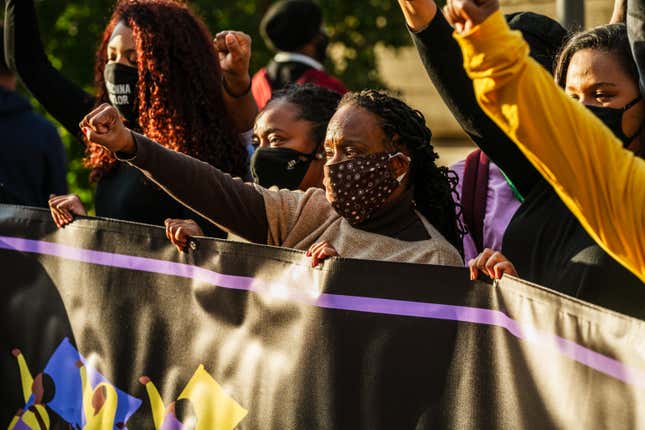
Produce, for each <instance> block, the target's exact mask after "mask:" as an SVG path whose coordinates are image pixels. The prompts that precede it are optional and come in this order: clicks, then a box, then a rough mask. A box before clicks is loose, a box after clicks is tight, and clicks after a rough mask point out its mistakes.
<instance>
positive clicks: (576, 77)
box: [567, 49, 633, 87]
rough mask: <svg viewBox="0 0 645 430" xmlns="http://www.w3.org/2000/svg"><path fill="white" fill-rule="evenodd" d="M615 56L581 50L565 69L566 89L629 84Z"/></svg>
mask: <svg viewBox="0 0 645 430" xmlns="http://www.w3.org/2000/svg"><path fill="white" fill-rule="evenodd" d="M632 80H633V79H632V78H631V76H629V75H628V74H627V73H626V72H625V71H624V69H623V67H622V66H621V64H620V63H619V61H618V59H617V58H616V55H615V54H612V53H611V52H607V51H599V50H597V49H582V50H580V51H578V52H576V53H575V54H573V56H572V57H571V61H570V63H569V67H568V69H567V87H570V86H576V87H579V86H588V85H593V84H597V83H600V82H603V83H607V84H620V83H625V81H628V82H631V81H632Z"/></svg>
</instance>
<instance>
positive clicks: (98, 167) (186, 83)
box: [84, 0, 248, 179]
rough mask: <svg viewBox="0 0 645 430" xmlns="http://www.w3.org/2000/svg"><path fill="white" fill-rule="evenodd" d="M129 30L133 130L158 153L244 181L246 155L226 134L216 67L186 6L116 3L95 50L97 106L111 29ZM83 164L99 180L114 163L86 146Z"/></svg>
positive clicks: (103, 97) (155, 0) (161, 0)
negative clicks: (179, 155)
mask: <svg viewBox="0 0 645 430" xmlns="http://www.w3.org/2000/svg"><path fill="white" fill-rule="evenodd" d="M120 21H123V22H124V23H125V24H126V25H127V26H128V27H129V28H130V29H132V32H133V36H134V40H135V44H136V51H137V70H138V73H139V81H138V84H137V93H138V97H137V105H138V106H137V107H136V109H137V112H138V124H129V125H130V127H132V128H134V129H137V130H140V131H141V132H142V133H143V134H145V135H146V136H148V137H149V138H151V139H154V140H156V141H157V142H159V143H160V144H162V145H163V146H165V147H166V148H170V149H173V150H175V151H179V152H183V153H185V154H188V155H191V156H193V157H195V158H198V159H200V160H202V161H205V162H207V163H209V164H211V165H213V166H215V167H218V168H220V169H221V170H223V171H225V172H228V173H231V174H232V175H234V176H245V175H246V172H247V164H246V160H247V156H248V155H247V151H246V149H245V148H244V146H243V145H242V144H241V142H240V140H239V138H238V136H237V134H236V133H235V132H234V131H233V130H232V129H231V125H230V124H231V122H230V120H229V115H228V112H227V111H226V106H225V104H224V99H223V95H222V86H221V79H222V78H221V76H222V73H221V70H220V66H219V61H218V57H217V53H216V51H215V48H214V46H213V43H212V40H213V38H212V35H211V33H210V32H209V31H208V29H207V28H206V25H205V24H204V23H203V21H202V20H201V19H200V18H198V17H197V16H196V15H195V14H194V13H193V12H192V11H191V10H190V9H189V8H188V7H187V6H186V5H184V4H181V3H178V2H177V1H173V0H120V1H119V2H118V3H117V5H116V7H115V10H114V12H113V14H112V17H111V19H110V22H109V23H108V25H107V27H106V28H105V31H104V33H103V39H102V42H101V44H100V46H99V48H98V51H97V52H96V67H95V78H94V79H95V83H96V87H97V106H98V105H100V104H101V103H109V100H108V95H107V90H106V88H105V79H104V77H103V71H104V69H105V65H106V64H107V54H106V51H107V46H108V43H109V40H110V36H111V35H112V32H113V30H114V28H115V27H116V25H117V24H118V23H119V22H120ZM86 155H87V156H86V158H85V160H84V161H85V164H86V165H87V166H89V167H92V168H93V172H92V176H93V177H94V178H97V179H98V178H100V176H101V175H102V174H103V173H104V172H106V171H108V170H109V169H110V168H111V167H113V165H114V163H115V162H116V159H115V158H114V156H113V155H112V154H111V153H110V152H109V151H107V150H106V149H105V148H103V147H102V146H99V145H95V144H88V145H87V150H86Z"/></svg>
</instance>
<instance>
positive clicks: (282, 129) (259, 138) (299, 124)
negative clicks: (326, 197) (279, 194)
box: [253, 100, 324, 191]
mask: <svg viewBox="0 0 645 430" xmlns="http://www.w3.org/2000/svg"><path fill="white" fill-rule="evenodd" d="M299 116H300V108H299V107H298V106H297V105H295V104H293V103H289V102H287V101H285V100H276V101H273V102H271V103H269V104H268V105H267V106H266V107H265V108H264V110H263V111H262V112H260V114H259V115H258V117H257V118H256V120H255V124H254V126H253V144H254V145H255V146H257V147H260V148H288V149H293V150H294V151H298V152H301V153H303V154H313V153H314V151H316V150H318V151H319V152H320V148H319V146H320V145H319V142H317V141H315V140H314V139H313V138H312V131H313V129H312V127H313V125H314V124H313V123H312V122H311V121H307V120H305V119H302V118H299ZM302 159H303V161H305V160H307V159H308V157H305V156H304V155H303V156H302ZM323 165H324V164H323V160H322V157H321V156H320V155H318V156H316V157H315V158H314V159H313V160H312V161H311V162H310V163H309V168H308V169H307V173H306V174H305V176H304V178H303V179H302V181H301V182H300V185H299V188H300V189H301V190H303V191H305V190H307V189H309V188H311V187H316V188H322V182H323Z"/></svg>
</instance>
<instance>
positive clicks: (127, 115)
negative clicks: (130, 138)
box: [103, 63, 139, 127]
mask: <svg viewBox="0 0 645 430" xmlns="http://www.w3.org/2000/svg"><path fill="white" fill-rule="evenodd" d="M103 77H104V78H105V88H106V89H107V93H108V97H109V99H110V104H111V105H112V106H114V107H115V108H116V109H117V110H118V111H119V113H120V114H121V116H122V117H123V118H124V119H125V120H126V121H127V125H128V126H130V127H136V126H137V125H138V124H137V120H138V117H137V110H136V106H135V102H136V99H137V81H138V80H139V73H138V71H137V69H136V68H135V67H129V66H125V65H123V64H119V63H110V64H107V65H106V66H105V70H104V71H103Z"/></svg>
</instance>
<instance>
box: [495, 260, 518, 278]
mask: <svg viewBox="0 0 645 430" xmlns="http://www.w3.org/2000/svg"><path fill="white" fill-rule="evenodd" d="M493 272H494V274H495V279H502V276H503V275H504V274H507V275H512V276H517V271H516V270H515V266H513V263H511V262H510V261H508V260H507V261H502V262H499V263H497V264H495V266H493Z"/></svg>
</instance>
